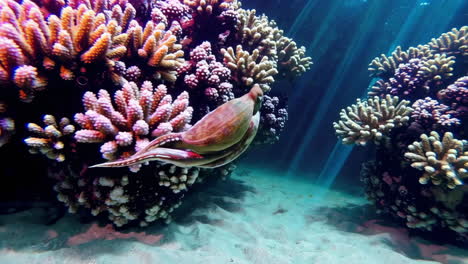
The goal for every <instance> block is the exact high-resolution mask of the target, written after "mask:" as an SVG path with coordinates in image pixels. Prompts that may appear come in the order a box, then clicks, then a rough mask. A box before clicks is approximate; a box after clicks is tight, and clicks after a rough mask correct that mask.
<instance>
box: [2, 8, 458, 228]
mask: <svg viewBox="0 0 468 264" xmlns="http://www.w3.org/2000/svg"><path fill="white" fill-rule="evenodd" d="M311 64H312V62H311V58H310V57H307V56H306V51H305V48H304V47H300V46H299V45H297V44H296V43H295V42H294V41H293V40H292V39H290V38H288V37H286V36H284V33H283V31H282V30H281V29H279V28H278V27H277V25H276V23H275V22H274V21H273V20H271V19H269V18H268V17H267V16H266V15H261V16H259V15H257V12H256V11H255V10H245V9H242V8H241V3H240V2H239V1H236V0H158V1H139V0H96V1H88V0H64V1H50V0H44V1H38V0H22V1H15V0H0V84H1V85H2V90H1V92H0V102H1V103H0V147H2V146H3V145H6V144H7V143H8V146H11V148H10V147H8V151H5V153H4V152H0V155H11V156H12V158H11V160H13V159H14V160H24V159H25V157H27V155H28V153H26V151H29V152H30V153H38V154H42V155H41V156H38V158H37V159H32V160H34V161H33V162H34V165H35V166H36V165H37V166H36V167H35V168H36V169H37V170H36V171H32V172H31V173H30V174H31V176H30V177H33V178H35V179H44V178H45V179H44V180H43V181H41V182H42V183H43V184H44V185H46V184H49V183H50V179H52V180H53V181H55V186H54V189H55V191H56V192H57V198H58V200H59V201H61V202H63V203H64V205H65V206H66V207H68V210H69V211H70V212H72V213H80V214H90V215H93V216H96V217H102V218H103V219H107V220H108V221H109V222H111V223H113V224H114V225H117V226H124V225H132V224H139V225H142V226H145V225H147V224H149V223H150V222H153V221H157V220H161V221H162V222H169V221H170V219H171V213H172V211H174V210H175V209H176V208H177V207H178V206H179V205H180V203H181V202H183V198H184V195H185V194H186V193H188V192H191V191H194V189H196V188H195V187H194V185H197V184H198V185H203V184H204V183H205V182H206V181H215V180H216V179H221V178H225V177H227V176H229V174H230V173H231V172H232V171H233V170H234V167H235V166H233V165H232V164H231V162H232V161H233V160H234V159H235V158H237V157H238V156H239V155H240V153H242V152H243V151H244V150H245V149H246V148H247V146H248V145H249V144H250V142H251V141H252V139H253V136H254V135H255V132H256V129H257V128H258V127H259V131H258V134H259V139H258V140H257V141H256V144H265V143H266V144H270V143H273V142H275V141H277V140H278V138H279V136H280V133H281V131H282V130H283V128H284V126H285V123H286V120H287V111H286V108H287V106H286V101H285V98H284V97H277V96H275V95H273V94H272V93H271V90H272V89H273V88H274V85H275V83H274V81H275V79H276V78H288V81H290V80H292V79H294V78H296V77H298V76H300V75H301V74H303V73H304V72H305V71H307V70H308V69H309V68H310V65H311ZM256 85H259V86H260V87H261V88H262V90H263V93H267V92H268V93H269V95H265V99H264V104H263V105H262V104H261V100H260V99H261V98H260V97H259V96H260V95H261V94H262V92H261V91H260V92H258V93H255V96H253V97H251V98H257V96H258V100H257V101H256V102H254V106H252V104H251V103H252V102H250V101H249V104H248V107H249V108H248V109H250V107H255V112H256V111H257V110H259V112H260V114H259V115H257V116H256V117H255V122H254V123H252V125H250V123H249V128H248V129H247V132H246V136H245V137H243V138H242V139H241V140H240V141H238V142H237V143H238V144H234V145H232V146H233V147H232V148H229V150H228V151H226V152H222V153H221V154H223V155H219V157H218V156H216V155H211V156H210V158H211V159H213V156H216V157H217V158H218V159H217V160H216V159H215V161H213V160H212V162H209V163H207V165H209V166H208V167H209V168H199V167H203V166H201V164H195V165H199V167H196V166H192V167H191V166H183V167H181V166H177V165H172V164H168V163H166V161H168V160H165V161H159V160H158V161H153V160H152V161H151V162H149V164H145V166H142V165H143V164H135V165H133V166H130V167H129V169H130V171H129V169H128V168H115V169H105V168H94V167H93V168H91V167H92V165H95V164H98V163H102V162H104V161H108V162H121V161H122V160H126V159H128V158H129V157H132V156H133V155H136V154H137V153H139V151H141V150H143V149H144V148H145V147H147V146H148V144H149V143H150V142H153V141H154V140H156V141H158V140H163V139H174V138H171V136H169V135H174V134H175V135H177V134H178V132H181V133H180V134H183V132H186V133H189V132H190V131H192V130H193V131H196V132H197V133H199V132H200V131H201V130H200V129H198V130H197V129H195V128H196V126H195V124H197V122H198V121H200V120H202V119H203V117H205V116H206V115H207V114H208V113H210V112H212V111H214V110H215V109H218V107H220V106H222V105H225V104H226V103H228V104H229V102H231V101H232V100H235V99H237V98H240V97H241V96H243V95H244V94H247V93H249V91H251V89H253V90H255V89H258V88H256ZM451 94H452V93H451V92H448V93H447V96H451ZM251 95H254V94H251ZM80 99H81V102H80ZM235 102H238V101H235ZM7 106H8V108H7ZM258 108H259V109H258ZM55 117H61V119H60V120H59V119H56V118H55ZM41 120H42V123H41ZM257 121H259V123H258V122H257ZM191 127H195V128H193V129H192V130H190V128H191ZM203 131H207V130H206V129H205V130H203ZM244 132H245V131H244ZM174 140H175V139H174ZM236 140H239V139H236ZM164 143H168V142H164ZM210 144H212V145H216V144H214V143H210ZM210 144H208V146H203V148H200V149H198V151H203V150H205V149H204V148H206V149H209V147H210ZM173 145H175V144H173ZM173 145H171V144H169V147H168V148H167V149H168V152H167V153H166V154H168V153H169V154H170V155H175V154H177V153H179V154H180V153H182V152H184V153H185V152H187V150H186V149H179V150H177V151H179V152H177V153H175V154H174V152H173V151H175V150H174V149H171V148H172V147H173ZM205 145H206V144H205ZM2 149H4V148H2ZM10 149H13V151H10ZM223 150H224V148H223ZM171 151H172V152H171ZM6 152H8V154H7V153H6ZM143 152H144V151H143ZM208 152H209V151H208ZM218 152H220V151H218ZM193 153H194V155H195V154H196V155H200V154H199V153H195V152H193ZM140 154H141V153H140ZM211 154H213V153H211ZM216 154H219V153H216ZM44 156H45V157H46V158H43V157H44ZM175 156H177V155H175ZM171 157H172V156H171ZM204 161H206V160H204ZM36 162H37V164H36ZM222 164H225V165H223V166H221V165H222ZM179 165H186V164H183V163H180V164H179ZM205 165H206V164H205ZM212 167H216V168H212ZM17 171H20V170H17V169H16V168H11V169H9V170H8V173H11V174H12V175H9V176H10V177H14V176H15V173H17ZM23 174H24V173H23ZM41 177H43V178H41ZM47 177H49V178H50V179H49V180H48V179H47ZM47 187H51V186H37V188H47ZM50 189H52V188H50Z"/></svg>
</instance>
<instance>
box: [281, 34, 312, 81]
mask: <svg viewBox="0 0 468 264" xmlns="http://www.w3.org/2000/svg"><path fill="white" fill-rule="evenodd" d="M276 49H277V54H278V71H279V72H280V75H281V76H287V75H291V76H294V77H296V76H300V75H302V74H303V73H305V72H306V71H308V70H309V69H310V66H311V65H312V58H311V57H306V55H305V52H306V50H305V47H304V46H302V47H300V48H298V47H297V44H296V42H294V41H293V40H292V39H290V38H287V37H281V38H280V39H279V40H278V41H277V42H276Z"/></svg>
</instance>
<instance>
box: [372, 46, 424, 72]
mask: <svg viewBox="0 0 468 264" xmlns="http://www.w3.org/2000/svg"><path fill="white" fill-rule="evenodd" d="M432 56H433V54H432V52H431V50H430V49H429V46H427V45H419V46H418V47H416V48H414V47H411V48H409V49H408V50H407V51H403V50H402V49H401V47H400V46H398V47H397V48H396V50H395V51H393V52H392V54H391V56H390V57H387V56H386V55H385V54H382V55H380V57H377V58H375V59H374V60H372V62H371V63H370V64H369V69H368V70H369V71H370V76H371V77H381V78H388V77H390V76H392V75H393V74H394V73H395V71H396V69H397V68H398V66H399V65H400V63H407V62H409V61H410V60H411V59H426V58H431V57H432Z"/></svg>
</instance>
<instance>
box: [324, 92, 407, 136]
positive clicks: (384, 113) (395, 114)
mask: <svg viewBox="0 0 468 264" xmlns="http://www.w3.org/2000/svg"><path fill="white" fill-rule="evenodd" d="M408 104H409V101H406V100H402V101H399V99H398V97H397V96H394V97H391V96H390V95H387V96H386V97H385V98H379V97H377V96H375V97H374V98H369V99H368V100H367V101H361V99H357V102H356V104H353V105H352V106H350V107H347V108H346V109H342V110H341V112H340V121H338V122H334V123H333V127H334V128H335V131H336V134H337V135H338V136H339V137H340V138H342V140H343V143H344V144H354V143H355V144H358V145H365V144H366V143H367V142H368V141H374V142H376V143H378V142H379V141H380V140H381V139H382V137H384V136H385V135H386V134H388V132H390V130H392V129H393V128H394V127H399V126H402V125H404V124H406V123H407V122H408V121H409V118H410V117H409V115H410V113H411V111H412V110H413V109H411V108H410V107H408V106H407V105H408Z"/></svg>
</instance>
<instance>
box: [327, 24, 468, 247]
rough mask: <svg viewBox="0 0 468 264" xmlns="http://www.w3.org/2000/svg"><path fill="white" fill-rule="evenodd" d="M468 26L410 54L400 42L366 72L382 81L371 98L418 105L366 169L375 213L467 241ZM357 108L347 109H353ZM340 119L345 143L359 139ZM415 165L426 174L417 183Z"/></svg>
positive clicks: (355, 132)
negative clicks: (402, 100)
mask: <svg viewBox="0 0 468 264" xmlns="http://www.w3.org/2000/svg"><path fill="white" fill-rule="evenodd" d="M467 30H468V27H466V26H465V27H462V28H461V29H453V30H452V31H451V32H448V33H444V34H442V36H440V37H439V38H437V39H432V41H431V42H430V43H429V44H427V45H420V46H418V47H417V48H410V49H409V50H408V51H402V49H401V48H400V47H398V48H397V49H396V50H395V51H394V52H393V53H392V55H391V56H390V57H387V56H385V55H382V56H381V57H379V58H376V59H375V60H373V61H372V63H371V64H370V67H369V70H370V71H371V76H373V77H377V78H378V80H377V82H376V83H375V85H374V86H373V87H372V88H371V89H370V91H369V92H368V96H369V97H371V96H378V97H380V98H384V97H389V96H391V95H396V96H398V97H399V98H401V99H405V100H407V104H408V103H411V108H412V109H414V110H412V111H411V110H409V109H411V108H408V110H409V111H410V112H411V113H408V115H407V116H406V118H409V120H408V121H409V122H405V123H404V124H402V126H401V127H400V128H398V129H394V130H392V132H391V133H389V134H388V137H386V140H385V144H379V145H377V146H376V151H375V155H376V160H375V162H372V163H369V164H368V165H367V166H364V168H363V171H362V177H363V179H364V184H365V185H366V194H367V196H368V199H369V200H371V201H372V202H373V203H374V204H375V206H376V208H377V211H378V212H382V213H386V214H389V215H391V216H393V217H395V218H396V219H397V221H402V222H404V223H405V224H406V226H407V227H409V228H414V229H419V230H423V231H431V232H441V233H444V234H447V233H450V234H451V236H452V235H453V237H456V238H462V239H466V238H467V235H468V220H467V219H468V215H467V213H466V212H467V209H468V207H467V205H466V203H464V201H466V196H467V194H468V187H467V186H466V184H464V183H463V181H464V180H465V179H466V178H467V177H468V167H467V166H468V152H467V147H466V146H467V141H466V140H465V138H466V135H467V134H466V132H467V130H466V124H465V122H466V121H467V120H468V93H467V87H468V78H467V77H466V76H464V75H465V74H466V63H465V62H466V60H465V59H466V58H465V57H464V56H466V55H467V47H468V46H467V42H466V41H467V40H466V35H467V34H466V33H467ZM454 79H456V81H455V82H453V80H454ZM452 82H453V83H452ZM370 100H372V99H370ZM353 107H354V108H351V107H350V108H348V109H349V110H348V111H354V112H356V111H357V110H355V109H356V106H353ZM346 114H347V112H346V111H344V110H343V111H342V114H341V116H342V119H343V117H344V118H345V120H348V119H350V118H351V117H349V116H347V115H346ZM353 114H354V113H353ZM409 115H411V116H410V117H409ZM354 116H356V114H354ZM340 122H341V123H335V129H337V133H338V134H339V135H342V137H344V140H343V142H344V143H352V142H354V140H356V138H352V137H346V136H348V135H349V134H348V131H350V133H351V132H353V133H354V134H352V135H355V137H358V136H359V135H360V133H361V132H360V129H361V127H357V126H356V127H355V130H352V127H351V126H346V125H347V124H346V123H344V122H343V121H340ZM350 124H352V125H354V123H351V122H350ZM365 131H366V130H365ZM366 134H368V133H367V132H366ZM442 134H444V136H443V138H441V136H439V135H442ZM453 135H457V137H458V138H459V139H455V138H454V136H453ZM418 137H419V138H420V140H419V141H415V140H417V138H418ZM358 139H359V138H358ZM413 142H414V143H413ZM415 169H417V170H420V171H421V172H420V174H418V175H419V176H420V177H419V181H418V180H417V179H418V178H417V177H415V176H414V175H415V174H416V173H415ZM429 183H432V184H429Z"/></svg>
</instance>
